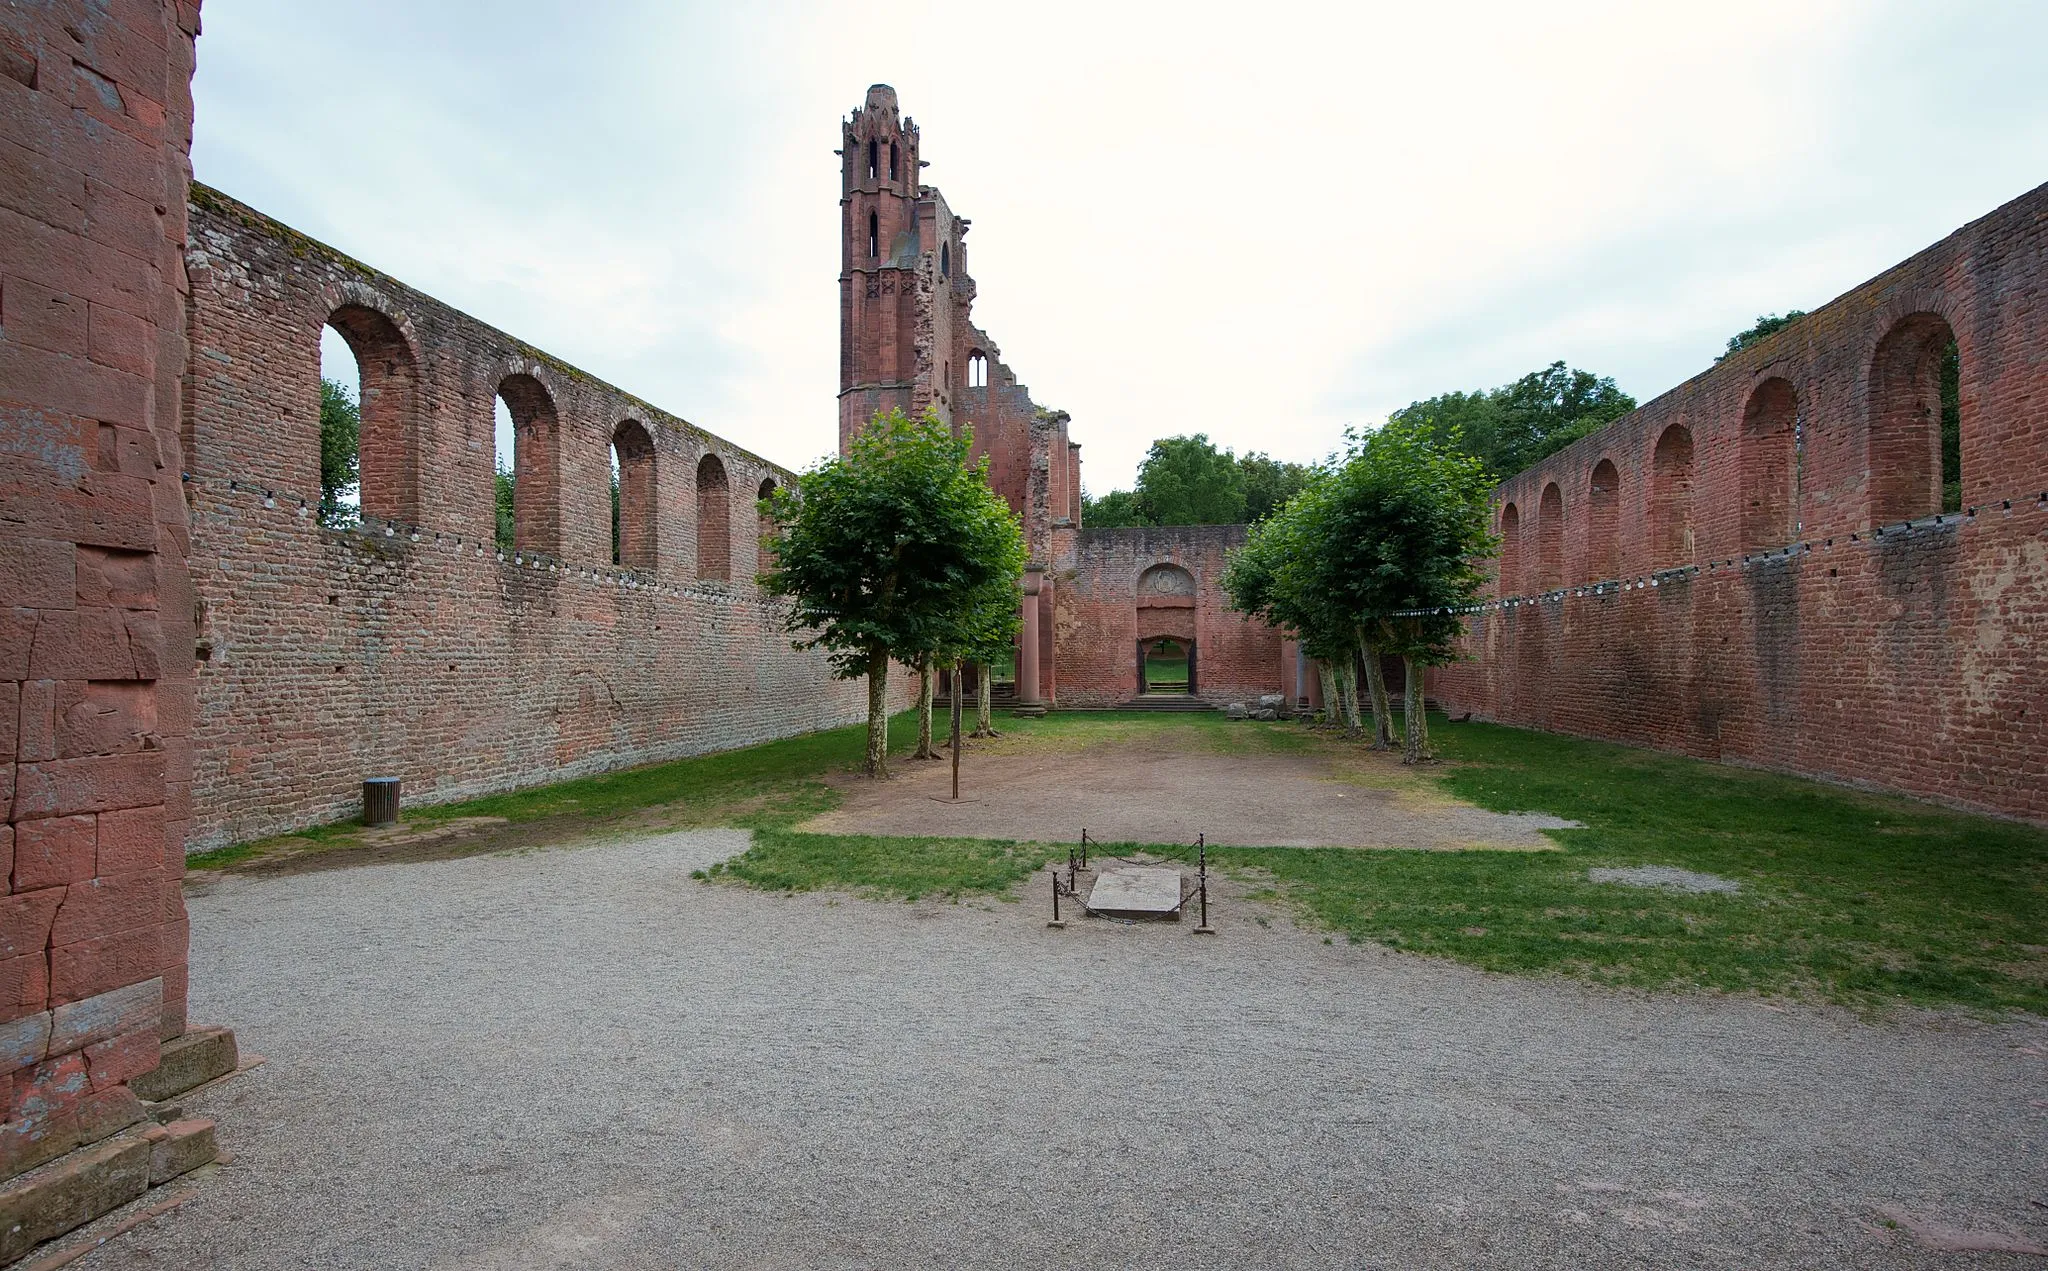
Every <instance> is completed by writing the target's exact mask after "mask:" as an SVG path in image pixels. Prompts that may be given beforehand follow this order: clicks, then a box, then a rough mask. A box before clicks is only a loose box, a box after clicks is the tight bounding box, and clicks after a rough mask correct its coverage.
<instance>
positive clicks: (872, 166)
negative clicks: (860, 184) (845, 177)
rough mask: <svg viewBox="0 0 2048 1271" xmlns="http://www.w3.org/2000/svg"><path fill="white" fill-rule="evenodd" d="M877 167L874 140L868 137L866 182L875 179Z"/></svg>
mask: <svg viewBox="0 0 2048 1271" xmlns="http://www.w3.org/2000/svg"><path fill="white" fill-rule="evenodd" d="M878 166H879V165H877V163H876V162H875V139H874V138H873V137H869V138H868V180H870V181H872V180H874V179H875V177H876V175H877V168H878Z"/></svg>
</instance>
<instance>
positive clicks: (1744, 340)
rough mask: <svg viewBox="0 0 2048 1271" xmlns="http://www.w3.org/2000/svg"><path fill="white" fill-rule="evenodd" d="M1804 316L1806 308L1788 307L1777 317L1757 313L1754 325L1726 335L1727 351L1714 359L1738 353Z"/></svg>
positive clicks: (1717, 360)
mask: <svg viewBox="0 0 2048 1271" xmlns="http://www.w3.org/2000/svg"><path fill="white" fill-rule="evenodd" d="M1805 316H1806V310H1804V309H1788V310H1786V311H1785V315H1784V316H1783V317H1779V316H1778V315H1777V314H1775V313H1765V314H1759V315H1758V316H1757V320H1756V325H1755V326H1753V327H1750V328H1749V329H1748V330H1745V331H1737V332H1736V333H1735V334H1734V335H1731V336H1729V337H1728V350H1727V352H1726V353H1723V354H1721V355H1720V356H1719V357H1717V358H1715V359H1714V360H1715V361H1716V362H1724V361H1726V360H1727V359H1728V355H1729V354H1730V353H1740V352H1741V351H1742V350H1744V349H1746V348H1748V347H1749V346H1750V345H1752V344H1755V343H1756V342H1757V341H1758V340H1761V339H1763V338H1764V337H1765V336H1767V335H1770V334H1772V333H1774V332H1778V331H1783V330H1784V329H1785V328H1786V327H1789V326H1791V325H1792V324H1793V323H1795V322H1797V321H1799V320H1800V319H1801V318H1803V317H1805Z"/></svg>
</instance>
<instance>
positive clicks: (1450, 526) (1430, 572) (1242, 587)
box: [1223, 423, 1497, 762]
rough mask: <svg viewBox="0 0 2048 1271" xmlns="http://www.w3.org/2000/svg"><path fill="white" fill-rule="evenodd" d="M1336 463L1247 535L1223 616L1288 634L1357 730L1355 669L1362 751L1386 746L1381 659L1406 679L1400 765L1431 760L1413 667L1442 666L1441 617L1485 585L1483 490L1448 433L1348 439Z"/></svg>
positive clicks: (1446, 642) (1452, 630) (1448, 635)
mask: <svg viewBox="0 0 2048 1271" xmlns="http://www.w3.org/2000/svg"><path fill="white" fill-rule="evenodd" d="M1349 440H1350V445H1349V449H1348V452H1347V454H1346V456H1345V458H1344V459H1343V460H1342V461H1341V462H1339V463H1336V464H1335V465H1334V466H1331V467H1329V468H1325V469H1323V470H1321V471H1319V472H1317V473H1316V474H1315V475H1314V476H1312V477H1311V479H1310V481H1309V483H1308V485H1307V486H1306V487H1305V488H1304V489H1303V490H1302V492H1301V493H1300V494H1299V495H1297V496H1296V497H1295V498H1293V499H1291V500H1289V501H1288V502H1287V503H1286V504H1285V505H1283V506H1282V508H1281V509H1280V511H1279V512H1277V513H1276V514H1275V515H1273V516H1272V517H1270V518H1268V519H1267V520H1265V521H1263V522H1261V523H1259V524H1257V525H1255V526H1254V527H1253V528H1252V531H1251V534H1250V537H1249V539H1248V541H1247V542H1246V544H1245V546H1244V547H1243V548H1242V549H1240V550H1239V551H1238V552H1236V553H1234V554H1233V555H1232V557H1231V560H1230V563H1229V565H1228V567H1227V568H1226V570H1225V572H1224V577H1223V586H1224V589H1225V591H1226V592H1227V593H1228V594H1229V595H1230V598H1231V605H1232V607H1233V608H1235V609H1238V610H1240V611H1242V612H1246V613H1251V614H1254V615H1256V616H1258V617H1261V618H1263V619H1265V620H1266V621H1267V622H1269V623H1271V624H1273V625H1275V626H1279V627H1282V628H1284V629H1286V630H1289V631H1292V632H1294V633H1295V635H1296V637H1297V638H1298V639H1300V640H1301V642H1302V647H1303V648H1304V649H1305V650H1306V651H1307V652H1308V653H1309V654H1310V656H1312V657H1315V658H1317V659H1319V660H1321V661H1323V662H1324V663H1325V665H1330V666H1334V667H1335V668H1336V669H1335V674H1334V675H1333V676H1330V677H1329V678H1328V679H1326V688H1325V699H1326V700H1329V701H1331V702H1333V703H1334V704H1335V706H1336V708H1337V709H1338V710H1340V711H1341V713H1342V716H1343V719H1344V722H1345V723H1346V725H1347V726H1348V727H1351V728H1354V729H1355V728H1357V727H1359V725H1360V724H1361V722H1362V721H1361V712H1360V710H1359V704H1358V690H1357V686H1356V683H1355V673H1354V671H1353V670H1352V668H1353V666H1354V665H1355V664H1356V663H1357V662H1361V661H1362V663H1363V664H1364V666H1365V670H1366V681H1367V685H1368V687H1369V689H1370V691H1371V696H1372V715H1373V747H1374V748H1375V749H1384V748H1386V747H1388V746H1390V745H1391V744H1392V734H1391V731H1390V728H1389V724H1388V720H1389V718H1390V715H1391V711H1390V708H1389V704H1388V702H1387V693H1386V685H1385V682H1384V679H1383V677H1382V676H1381V674H1380V669H1379V667H1380V655H1381V654H1382V653H1395V654H1399V655H1400V656H1401V657H1403V658H1404V659H1405V660H1406V662H1407V667H1408V677H1407V678H1408V702H1407V710H1406V711H1405V720H1404V723H1405V730H1404V731H1405V732H1406V735H1407V737H1406V740H1407V756H1406V757H1407V759H1408V760H1409V761H1410V762H1421V761H1423V760H1425V759H1427V758H1429V731H1428V730H1429V723H1428V718H1427V716H1426V715H1425V714H1424V712H1423V710H1422V692H1423V674H1424V668H1426V667H1428V666H1432V665H1438V664H1441V663H1442V662H1445V661H1448V660H1449V659H1450V657H1451V656H1452V653H1453V649H1454V643H1455V641H1456V639H1457V637H1458V635H1459V634H1460V633H1461V632H1462V631H1463V629H1464V620H1463V618H1462V617H1461V616H1459V615H1457V614H1456V613H1453V612H1451V611H1452V610H1453V609H1455V608H1456V607H1458V606H1461V605H1466V604H1470V603H1471V602H1472V601H1473V600H1474V599H1475V598H1476V597H1477V596H1478V594H1479V590H1480V588H1481V587H1483V586H1484V583H1485V579H1486V573H1485V570H1484V568H1483V562H1484V561H1485V559H1486V558H1487V557H1489V556H1491V555H1492V554H1493V552H1494V551H1495V550H1496V547H1497V544H1496V542H1495V540H1494V539H1493V537H1492V535H1491V533H1490V532H1489V531H1488V528H1487V525H1488V520H1489V513H1490V506H1489V499H1490V492H1491V488H1492V484H1493V483H1492V478H1491V476H1490V474H1489V473H1488V472H1487V470H1486V467H1485V465H1484V464H1482V463H1481V462H1480V461H1479V460H1478V459H1476V458H1474V457H1473V456H1471V455H1470V454H1467V453H1465V451H1464V448H1463V446H1462V444H1461V443H1462V438H1460V437H1458V436H1457V435H1456V434H1455V432H1454V433H1453V434H1452V435H1451V436H1450V437H1448V438H1445V439H1443V440H1439V439H1438V438H1436V437H1435V436H1434V435H1433V434H1432V432H1431V431H1430V430H1429V429H1428V428H1427V427H1426V426H1425V425H1421V424H1398V423H1390V424H1388V425H1387V426H1385V427H1383V428H1380V429H1378V430H1376V431H1373V432H1370V433H1364V434H1351V435H1350V438H1349Z"/></svg>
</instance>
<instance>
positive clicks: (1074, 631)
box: [1054, 525, 1280, 706]
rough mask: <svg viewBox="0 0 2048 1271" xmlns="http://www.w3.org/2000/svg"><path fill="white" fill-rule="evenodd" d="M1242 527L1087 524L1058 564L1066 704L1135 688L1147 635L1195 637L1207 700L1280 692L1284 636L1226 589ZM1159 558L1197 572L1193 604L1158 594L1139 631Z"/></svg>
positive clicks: (1112, 699) (1093, 702)
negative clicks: (1235, 605)
mask: <svg viewBox="0 0 2048 1271" xmlns="http://www.w3.org/2000/svg"><path fill="white" fill-rule="evenodd" d="M1244 540H1245V527H1244V526H1242V525H1185V526H1167V527H1163V528H1144V529H1105V530H1091V529H1085V528H1084V529H1082V530H1080V531H1078V532H1076V533H1074V534H1073V538H1072V542H1073V549H1072V555H1071V557H1068V556H1066V555H1065V554H1064V553H1063V554H1062V559H1061V560H1060V562H1059V570H1058V576H1059V591H1058V595H1057V599H1056V607H1055V613H1054V643H1055V648H1056V650H1057V655H1058V659H1059V668H1060V670H1059V674H1060V680H1059V684H1060V696H1059V702H1058V704H1059V705H1061V706H1112V705H1115V704H1116V703H1118V702H1123V701H1128V700H1129V699H1130V698H1131V697H1133V696H1134V695H1136V693H1137V691H1138V683H1137V670H1138V668H1137V642H1138V640H1139V638H1140V637H1149V636H1175V637H1182V636H1192V637H1193V638H1194V640H1195V661H1196V671H1195V695H1196V696H1198V697H1200V698H1202V699H1203V700H1204V701H1209V702H1217V703H1222V702H1230V701H1245V700H1247V699H1251V698H1256V697H1257V696H1258V695H1259V694H1261V693H1277V692H1279V691H1280V635H1279V633H1278V632H1277V631H1274V630H1273V629H1272V628H1271V627H1268V626H1266V625H1264V624H1263V623H1259V622H1254V621H1252V620H1250V619H1248V618H1246V617H1245V616H1244V615H1243V614H1239V613H1234V612H1232V611H1231V609H1230V607H1229V599H1228V597H1226V596H1225V595H1224V593H1223V588H1222V585H1221V583H1220V579H1221V578H1222V576H1223V567H1224V560H1225V556H1226V555H1227V554H1228V553H1229V551H1230V550H1231V549H1233V548H1235V547H1238V546H1240V545H1242V544H1243V542H1244ZM1155 565H1176V566H1179V567H1180V568H1182V569H1184V570H1186V571H1187V572H1188V573H1189V574H1191V575H1192V576H1193V578H1194V583H1195V589H1194V594H1193V596H1192V597H1191V599H1192V600H1193V604H1191V605H1185V606H1183V605H1181V604H1179V603H1176V600H1177V598H1174V597H1152V598H1150V599H1152V600H1153V601H1155V602H1156V603H1151V604H1147V605H1146V607H1145V610H1144V613H1145V618H1144V627H1145V629H1144V630H1140V629H1139V627H1140V617H1139V614H1140V609H1139V601H1140V597H1139V594H1138V580H1139V578H1140V577H1141V576H1143V575H1144V573H1145V571H1146V570H1148V569H1150V568H1152V567H1153V566H1155Z"/></svg>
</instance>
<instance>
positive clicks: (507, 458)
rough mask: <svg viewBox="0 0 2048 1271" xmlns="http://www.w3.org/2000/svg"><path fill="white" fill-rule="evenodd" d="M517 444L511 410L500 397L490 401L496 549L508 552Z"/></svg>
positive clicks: (510, 540) (517, 454)
mask: <svg viewBox="0 0 2048 1271" xmlns="http://www.w3.org/2000/svg"><path fill="white" fill-rule="evenodd" d="M518 456H519V443H518V440H517V438H516V436H515V434H514V433H513V430H512V408H511V407H510V406H507V405H506V404H505V399H504V398H503V397H495V396H494V397H492V398H491V473H492V476H491V482H492V486H493V492H492V498H493V500H494V502H493V507H494V508H495V510H496V527H495V530H494V533H495V534H496V535H497V542H498V547H499V548H500V549H501V550H505V551H509V550H511V547H512V540H513V537H514V535H513V524H514V521H515V518H514V516H513V509H514V506H515V505H516V503H517V501H518V495H517V492H516V478H515V477H514V475H513V474H514V473H516V472H517V471H518V469H519V457H518Z"/></svg>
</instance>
